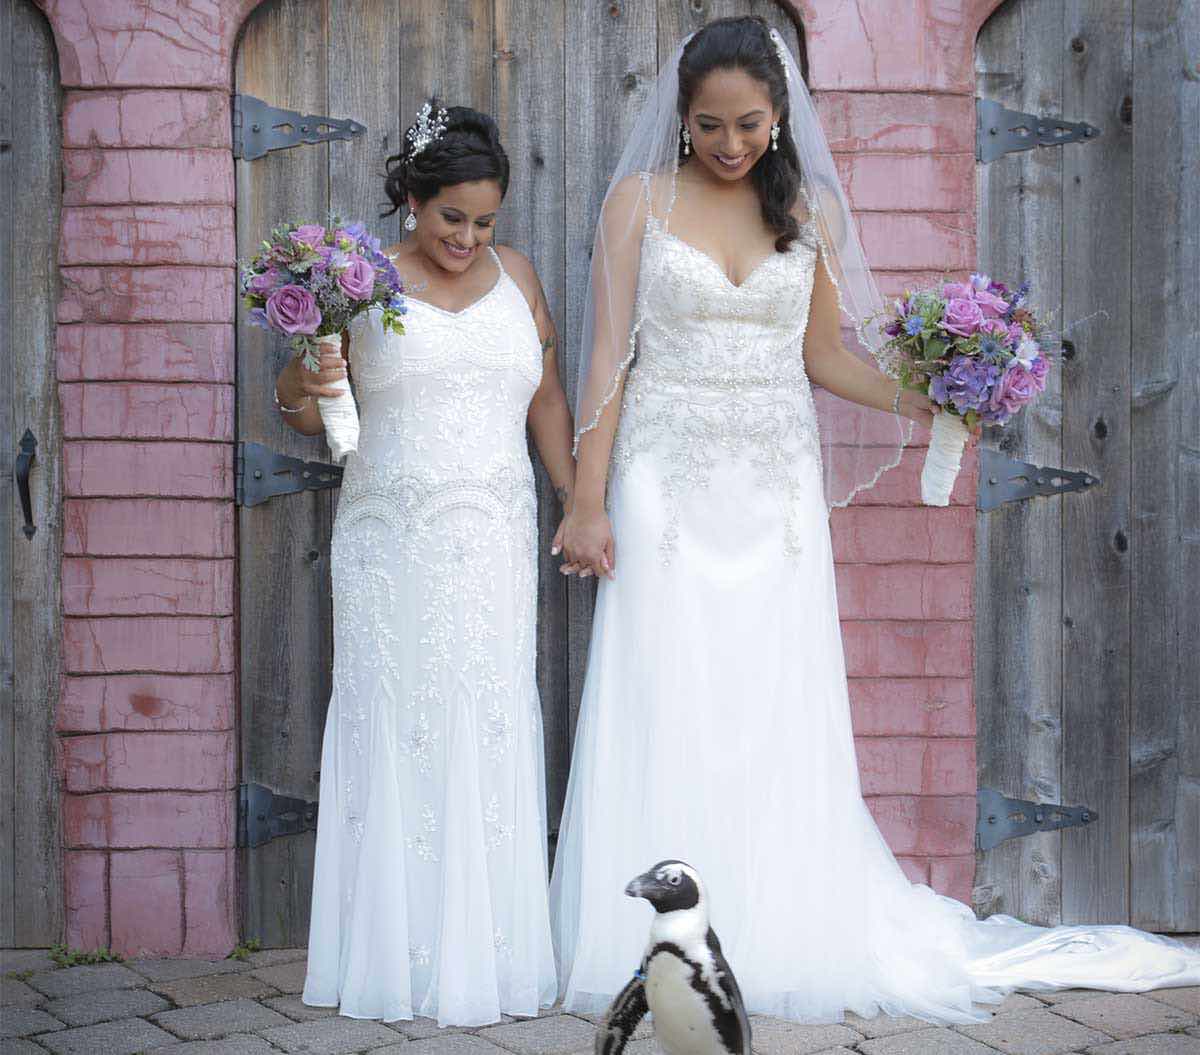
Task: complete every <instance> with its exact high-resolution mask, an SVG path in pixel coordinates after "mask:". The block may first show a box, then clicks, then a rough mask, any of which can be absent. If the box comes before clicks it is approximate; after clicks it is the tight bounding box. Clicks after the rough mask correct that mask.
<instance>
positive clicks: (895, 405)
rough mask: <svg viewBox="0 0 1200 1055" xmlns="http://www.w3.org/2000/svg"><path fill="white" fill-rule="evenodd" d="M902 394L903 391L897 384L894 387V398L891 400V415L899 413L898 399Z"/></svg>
mask: <svg viewBox="0 0 1200 1055" xmlns="http://www.w3.org/2000/svg"><path fill="white" fill-rule="evenodd" d="M903 394H904V389H903V388H902V387H901V386H900V385H899V384H897V385H896V398H895V399H893V400H892V413H893V414H899V413H900V397H901V396H902V395H903Z"/></svg>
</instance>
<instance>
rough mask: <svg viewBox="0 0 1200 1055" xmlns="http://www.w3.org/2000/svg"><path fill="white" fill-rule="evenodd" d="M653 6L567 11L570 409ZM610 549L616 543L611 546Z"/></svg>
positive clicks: (572, 591)
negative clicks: (605, 206)
mask: <svg viewBox="0 0 1200 1055" xmlns="http://www.w3.org/2000/svg"><path fill="white" fill-rule="evenodd" d="M657 19H658V12H657V5H656V3H655V0H613V2H612V3H600V4H597V3H588V4H570V5H568V7H567V20H566V55H567V56H569V60H568V64H567V70H566V76H565V82H566V100H565V103H566V105H565V108H564V112H565V121H566V127H567V136H568V144H569V150H568V151H567V157H566V167H565V177H566V179H565V182H566V187H567V190H568V193H569V194H570V201H571V207H570V208H569V209H567V211H566V261H567V310H566V320H567V328H566V340H567V341H568V342H569V345H568V348H569V354H568V355H567V357H566V374H565V376H564V381H565V383H566V384H567V392H568V396H569V398H570V399H571V401H572V403H574V399H575V392H576V389H577V387H578V383H579V349H578V342H579V337H580V334H581V333H582V328H583V311H584V303H585V301H586V298H587V286H588V268H589V265H590V261H591V251H592V237H593V234H594V232H595V227H596V220H597V218H598V217H599V214H600V204H601V202H603V200H604V193H605V191H606V190H607V188H608V181H609V179H610V178H611V176H612V171H613V169H614V168H615V167H616V164H617V161H618V159H619V158H620V155H621V149H622V147H624V145H625V140H626V138H627V137H628V135H629V132H630V130H631V129H632V127H633V122H634V120H635V119H636V118H637V115H638V112H639V111H640V109H641V107H642V104H643V103H644V102H645V99H646V96H647V94H648V93H649V90H650V88H651V87H652V86H653V84H654V79H655V77H657V76H658V54H657V51H658V49H657V46H656V40H657V33H658V28H657ZM617 544H618V546H619V545H620V540H619V539H618V540H617ZM595 591H596V587H595V583H594V581H593V580H589V579H583V580H580V579H575V578H573V579H572V581H571V583H570V584H569V586H568V596H567V607H568V638H567V648H568V661H567V662H568V677H569V682H570V724H571V731H572V736H574V729H575V724H576V721H577V719H578V715H579V700H580V696H581V695H582V692H583V676H584V670H585V668H586V665H587V649H588V639H589V637H590V635H591V627H592V606H593V601H594V597H595Z"/></svg>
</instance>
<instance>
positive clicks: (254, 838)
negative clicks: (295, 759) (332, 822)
mask: <svg viewBox="0 0 1200 1055" xmlns="http://www.w3.org/2000/svg"><path fill="white" fill-rule="evenodd" d="M237 822H238V827H237V844H238V846H249V847H254V846H262V845H263V843H268V842H270V841H271V840H272V839H276V838H278V837H279V836H281V835H299V834H300V833H301V832H314V831H316V830H317V803H315V802H305V801H304V799H295V798H291V797H289V796H287V795H276V794H275V792H273V791H272V790H271V789H270V788H268V787H264V786H263V785H262V784H242V785H241V786H239V788H238V818H237Z"/></svg>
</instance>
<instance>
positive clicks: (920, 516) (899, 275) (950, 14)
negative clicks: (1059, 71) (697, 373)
mask: <svg viewBox="0 0 1200 1055" xmlns="http://www.w3.org/2000/svg"><path fill="white" fill-rule="evenodd" d="M997 2H998V0H960V2H958V3H953V2H952V3H949V4H934V3H931V2H929V0H917V2H915V3H904V4H900V3H873V4H868V3H862V2H856V3H854V4H853V5H851V6H852V8H853V10H852V11H851V10H847V8H846V5H844V4H840V3H834V2H832V0H796V8H797V10H798V12H799V14H800V16H801V18H802V20H803V22H804V26H805V31H806V34H807V38H808V55H809V68H810V81H811V86H812V88H813V91H814V97H815V100H816V104H817V108H818V110H819V112H820V114H821V117H822V120H823V121H824V123H825V128H826V132H827V134H828V136H829V140H830V146H831V148H832V150H833V152H834V157H835V160H836V162H837V165H838V169H839V172H840V174H841V177H842V180H843V183H844V185H845V187H846V191H847V194H848V196H849V198H850V203H851V206H852V208H853V209H854V211H855V214H856V217H857V219H858V223H859V229H860V231H861V233H862V238H863V244H864V247H865V248H866V251H867V255H868V257H869V258H870V262H871V264H872V267H873V268H874V269H875V271H876V273H877V275H878V277H879V279H880V284H881V286H882V287H883V290H884V293H885V294H891V293H897V292H899V291H900V290H902V289H904V288H905V287H906V286H910V285H919V284H922V283H925V282H929V281H931V280H932V279H934V278H936V277H937V276H938V275H939V274H940V273H941V272H942V271H943V270H957V271H969V270H973V268H974V266H975V259H976V245H975V223H976V204H975V185H974V180H975V161H974V128H975V120H974V90H975V89H974V72H973V71H974V63H973V51H974V42H975V36H976V34H977V33H978V30H979V27H980V26H981V25H982V24H983V22H984V20H985V19H986V18H987V16H988V15H989V14H990V13H991V12H992V10H994V8H995V7H996V6H997ZM925 442H926V438H925V437H922V438H921V444H922V445H923V444H924V443H925ZM923 456H924V451H923V450H920V449H916V450H913V451H910V452H908V453H906V454H905V457H904V459H903V461H902V463H901V464H900V466H899V467H898V468H897V469H895V470H893V471H892V472H890V473H888V474H887V475H886V476H885V477H884V478H883V480H882V481H881V483H880V485H879V486H878V487H876V488H875V489H874V490H873V491H871V492H869V493H868V494H866V495H863V496H861V497H860V499H859V500H858V501H857V502H856V503H855V504H854V505H852V506H851V507H850V508H849V509H845V510H840V511H838V512H837V513H836V514H835V515H834V517H833V535H834V539H833V542H834V556H835V561H836V571H837V585H838V600H839V606H840V609H841V616H842V628H843V630H842V632H843V640H844V642H845V645H846V663H847V670H848V673H849V676H850V698H851V707H852V712H853V718H854V728H855V732H856V740H857V746H858V758H859V770H860V773H861V777H862V784H863V792H864V794H865V795H866V797H867V801H868V805H869V806H870V808H871V811H872V813H873V814H874V816H875V818H876V820H877V821H878V822H879V825H880V828H881V829H882V831H883V834H884V836H885V838H886V839H887V840H888V842H889V844H890V845H891V847H892V849H893V850H894V851H895V852H896V853H897V855H899V857H900V860H901V863H902V864H903V865H904V868H905V870H906V871H907V872H908V874H909V875H910V876H911V877H912V878H913V879H914V880H918V881H920V882H926V883H930V884H931V885H932V886H933V887H934V888H935V889H937V890H938V891H940V892H942V893H946V894H950V895H951V896H953V897H956V898H959V899H961V900H963V901H966V902H968V903H969V902H970V895H971V887H972V883H973V878H974V867H975V861H974V819H975V802H974V799H975V789H976V768H975V711H974V700H973V695H972V684H973V683H972V678H973V663H974V642H973V619H974V599H973V596H972V587H973V582H974V562H975V517H974V511H973V509H972V508H971V506H972V503H973V500H974V493H975V486H976V472H977V465H976V461H975V459H974V457H973V456H972V457H970V458H969V459H968V461H967V464H966V465H965V467H964V471H963V474H962V476H961V477H960V479H959V482H958V485H957V486H956V487H955V490H954V494H953V496H952V499H951V505H950V506H949V507H947V508H945V509H931V508H926V507H923V506H921V505H920V504H919V498H918V494H919V491H918V486H917V484H918V478H919V474H920V468H921V461H922V459H923Z"/></svg>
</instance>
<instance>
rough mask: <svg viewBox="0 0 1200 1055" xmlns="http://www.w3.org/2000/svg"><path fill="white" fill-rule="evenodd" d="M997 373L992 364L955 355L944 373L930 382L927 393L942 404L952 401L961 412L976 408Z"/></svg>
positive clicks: (997, 368) (998, 370)
mask: <svg viewBox="0 0 1200 1055" xmlns="http://www.w3.org/2000/svg"><path fill="white" fill-rule="evenodd" d="M999 374H1000V369H999V367H996V366H993V365H992V364H991V363H986V362H982V361H979V360H975V359H969V358H967V356H965V355H956V356H955V357H954V358H953V359H951V360H950V366H949V367H948V368H947V369H946V371H945V372H944V373H941V374H938V375H937V376H935V377H934V378H933V379H932V380H931V381H930V382H929V395H930V396H931V397H932V399H933V400H934V402H935V403H939V404H940V405H942V406H946V405H947V404H950V403H952V404H954V409H955V410H957V411H958V412H959V413H960V414H965V413H966V412H967V411H968V410H978V409H980V407H982V406H983V405H984V404H985V403H986V402H987V398H988V393H989V391H990V390H991V387H992V385H993V384H995V382H996V378H997V377H998V376H999Z"/></svg>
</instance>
